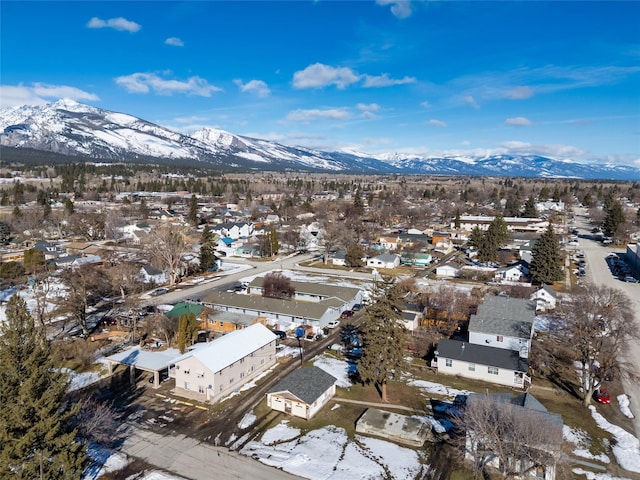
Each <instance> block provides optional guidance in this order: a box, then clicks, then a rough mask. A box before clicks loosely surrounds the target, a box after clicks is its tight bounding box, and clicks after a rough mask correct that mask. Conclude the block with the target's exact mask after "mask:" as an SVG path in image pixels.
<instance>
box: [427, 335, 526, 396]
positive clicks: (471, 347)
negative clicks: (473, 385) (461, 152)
mask: <svg viewBox="0 0 640 480" xmlns="http://www.w3.org/2000/svg"><path fill="white" fill-rule="evenodd" d="M435 364H436V365H437V368H438V373H444V374H446V375H459V376H461V377H466V378H472V379H474V380H482V381H485V382H490V383H495V384H498V385H505V386H507V387H512V388H520V389H523V388H526V387H527V386H528V385H530V384H531V378H530V377H529V376H528V375H527V370H528V368H529V362H528V360H527V359H526V358H522V357H521V356H520V355H518V352H516V351H514V350H505V349H502V348H494V347H489V346H484V345H475V344H473V343H468V342H462V341H460V340H440V342H439V343H438V349H437V357H436V362H435Z"/></svg>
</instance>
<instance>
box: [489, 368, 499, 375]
mask: <svg viewBox="0 0 640 480" xmlns="http://www.w3.org/2000/svg"><path fill="white" fill-rule="evenodd" d="M487 371H488V372H489V374H490V375H498V367H489V368H488V369H487Z"/></svg>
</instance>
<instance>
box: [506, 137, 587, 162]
mask: <svg viewBox="0 0 640 480" xmlns="http://www.w3.org/2000/svg"><path fill="white" fill-rule="evenodd" d="M500 146H501V147H502V148H503V149H504V150H503V153H512V154H520V155H542V156H547V157H551V158H554V157H555V158H578V157H584V156H585V155H587V153H588V152H587V151H586V150H584V149H582V148H579V147H574V146H573V145H562V144H532V143H529V142H521V141H519V140H511V141H507V142H503V143H502V144H500Z"/></svg>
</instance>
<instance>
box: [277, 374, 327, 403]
mask: <svg viewBox="0 0 640 480" xmlns="http://www.w3.org/2000/svg"><path fill="white" fill-rule="evenodd" d="M337 380H338V379H337V378H336V377H334V376H333V375H331V374H330V373H327V372H325V371H324V370H322V369H320V368H318V367H306V368H299V369H298V370H295V371H293V372H292V373H290V374H289V375H287V376H286V377H285V378H283V379H282V380H281V381H280V382H278V383H277V384H276V385H275V386H273V387H272V388H271V389H270V390H269V392H268V393H276V392H290V393H291V394H293V395H295V396H296V397H298V398H299V399H300V400H302V401H303V402H305V403H307V404H309V405H311V404H312V403H313V402H315V401H316V400H317V399H318V398H320V396H321V395H322V394H323V393H324V392H326V391H327V390H328V389H329V388H331V386H332V385H333V384H334V383H336V381H337Z"/></svg>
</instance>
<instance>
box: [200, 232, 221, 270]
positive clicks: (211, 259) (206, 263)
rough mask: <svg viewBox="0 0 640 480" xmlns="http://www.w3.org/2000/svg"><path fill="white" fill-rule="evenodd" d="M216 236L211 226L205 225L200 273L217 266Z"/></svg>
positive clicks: (201, 240) (201, 243)
mask: <svg viewBox="0 0 640 480" xmlns="http://www.w3.org/2000/svg"><path fill="white" fill-rule="evenodd" d="M215 248H216V246H215V244H214V235H213V233H211V229H210V228H209V225H205V227H204V230H203V231H202V236H201V237H200V271H202V272H206V271H207V270H209V269H210V268H212V267H213V266H214V265H215V264H216V260H217V257H216V252H215Z"/></svg>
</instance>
